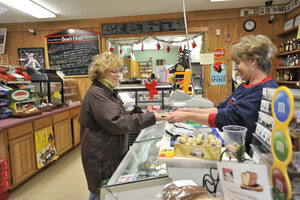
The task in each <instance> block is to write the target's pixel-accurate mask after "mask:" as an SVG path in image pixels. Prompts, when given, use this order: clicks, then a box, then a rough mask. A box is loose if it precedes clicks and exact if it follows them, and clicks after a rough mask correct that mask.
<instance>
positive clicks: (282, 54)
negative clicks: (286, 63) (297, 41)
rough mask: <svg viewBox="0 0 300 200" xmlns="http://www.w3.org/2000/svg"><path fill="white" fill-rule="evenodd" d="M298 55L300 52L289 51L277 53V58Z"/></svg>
mask: <svg viewBox="0 0 300 200" xmlns="http://www.w3.org/2000/svg"><path fill="white" fill-rule="evenodd" d="M297 53H300V50H296V51H289V52H286V53H277V54H276V55H275V56H277V57H281V56H287V55H292V54H297Z"/></svg>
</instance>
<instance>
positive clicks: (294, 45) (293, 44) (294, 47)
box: [292, 39, 297, 51]
mask: <svg viewBox="0 0 300 200" xmlns="http://www.w3.org/2000/svg"><path fill="white" fill-rule="evenodd" d="M292 47H293V51H296V50H297V42H296V39H293V43H292Z"/></svg>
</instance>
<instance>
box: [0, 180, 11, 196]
mask: <svg viewBox="0 0 300 200" xmlns="http://www.w3.org/2000/svg"><path fill="white" fill-rule="evenodd" d="M7 190H9V181H5V182H4V183H0V195H2V194H3V193H4V192H6V191H7Z"/></svg>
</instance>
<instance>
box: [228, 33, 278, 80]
mask: <svg viewBox="0 0 300 200" xmlns="http://www.w3.org/2000/svg"><path fill="white" fill-rule="evenodd" d="M275 53H276V46H275V45H274V44H273V43H272V41H271V40H270V39H269V38H268V37H267V36H264V35H256V36H254V35H247V36H245V37H242V38H241V39H240V42H239V43H238V44H236V45H233V46H232V49H231V58H232V60H234V61H238V60H241V61H249V60H251V59H252V58H257V60H258V67H259V68H260V69H261V70H262V71H264V72H266V73H267V74H268V73H270V71H271V59H272V58H273V57H274V55H275Z"/></svg>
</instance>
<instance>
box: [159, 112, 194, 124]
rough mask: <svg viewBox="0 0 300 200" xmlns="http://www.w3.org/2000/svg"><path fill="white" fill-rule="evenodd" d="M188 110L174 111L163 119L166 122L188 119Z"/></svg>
mask: <svg viewBox="0 0 300 200" xmlns="http://www.w3.org/2000/svg"><path fill="white" fill-rule="evenodd" d="M188 115H189V112H184V111H175V112H172V113H169V115H168V116H166V117H165V118H164V119H165V120H167V121H168V122H185V121H187V119H188Z"/></svg>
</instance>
